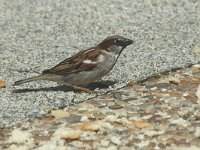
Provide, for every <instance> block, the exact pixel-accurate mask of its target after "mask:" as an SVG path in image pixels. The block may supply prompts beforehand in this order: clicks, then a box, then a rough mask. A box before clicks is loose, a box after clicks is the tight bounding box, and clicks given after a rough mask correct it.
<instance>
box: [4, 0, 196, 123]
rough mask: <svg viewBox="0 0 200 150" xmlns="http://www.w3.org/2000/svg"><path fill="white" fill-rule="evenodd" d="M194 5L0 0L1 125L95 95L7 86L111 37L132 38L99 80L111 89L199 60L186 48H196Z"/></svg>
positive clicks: (46, 85)
mask: <svg viewBox="0 0 200 150" xmlns="http://www.w3.org/2000/svg"><path fill="white" fill-rule="evenodd" d="M199 8H200V1H195V0H193V1H190V0H183V1H178V0H171V1H167V0H163V1H156V0H148V1H144V0H143V1H140V0H135V1H131V0H123V1H122V0H115V1H107V0H101V1H96V0H91V1H87V0H81V1H79V0H73V1H72V0H71V1H70V0H66V1H62V0H43V1H34V0H30V1H25V0H18V1H14V0H1V1H0V10H1V11H0V60H1V61H0V66H1V68H0V79H1V80H5V81H7V82H8V87H7V88H6V89H1V90H0V97H1V99H0V103H1V105H0V127H7V126H11V125H14V124H16V123H18V122H24V121H27V120H28V119H30V118H34V117H40V116H41V115H43V114H45V113H47V112H49V110H51V109H55V108H58V107H63V106H65V105H68V104H70V103H76V102H78V101H82V100H85V99H87V98H89V97H93V96H95V95H89V94H81V93H74V92H72V91H68V90H67V89H66V88H64V87H57V85H56V84H55V83H53V82H47V81H42V82H32V83H27V84H24V85H22V86H19V87H12V86H11V85H12V83H13V82H14V81H15V80H19V79H22V78H27V77H31V76H34V75H37V72H41V71H42V70H44V69H47V68H49V67H52V66H54V65H55V64H57V63H58V62H60V61H62V60H64V59H65V58H66V57H69V56H71V55H73V54H75V53H77V52H78V51H80V50H82V49H85V48H88V47H90V46H94V45H95V44H96V43H98V42H100V41H101V40H103V39H104V38H106V37H107V36H110V35H115V34H120V35H122V36H125V37H128V38H131V39H133V40H134V41H135V43H134V45H132V46H129V47H128V48H127V49H126V50H125V51H124V52H123V53H122V56H121V57H120V59H119V61H118V63H117V65H116V66H115V68H114V69H113V71H112V72H111V73H110V74H109V75H108V76H106V77H105V78H104V79H106V80H111V81H118V82H117V83H118V84H117V85H116V86H115V88H117V87H119V86H122V85H124V81H126V80H141V79H145V78H146V77H149V76H151V75H154V74H158V73H160V72H163V71H167V70H171V69H172V68H177V67H184V66H187V65H190V64H195V63H197V62H199V61H200V57H199V56H197V55H195V54H193V53H192V50H193V49H194V48H199V47H200V43H199V41H200V30H199V26H200V17H199V16H200V9H199ZM15 89H22V90H21V92H18V93H13V92H12V91H13V90H15ZM33 89H34V90H33Z"/></svg>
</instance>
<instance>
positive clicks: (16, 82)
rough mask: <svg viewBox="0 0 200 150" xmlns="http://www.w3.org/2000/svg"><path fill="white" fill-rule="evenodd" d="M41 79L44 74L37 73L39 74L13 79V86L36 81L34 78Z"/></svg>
mask: <svg viewBox="0 0 200 150" xmlns="http://www.w3.org/2000/svg"><path fill="white" fill-rule="evenodd" d="M43 79H44V75H39V76H36V77H31V78H27V79H23V80H19V81H15V82H14V84H13V86H15V85H20V84H23V83H27V82H32V81H36V80H43Z"/></svg>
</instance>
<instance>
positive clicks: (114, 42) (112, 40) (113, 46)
mask: <svg viewBox="0 0 200 150" xmlns="http://www.w3.org/2000/svg"><path fill="white" fill-rule="evenodd" d="M131 44H133V40H131V39H128V38H124V37H122V36H119V35H114V36H110V37H107V38H106V39H104V40H103V41H102V42H101V43H99V44H98V46H97V47H98V48H99V49H103V50H106V51H108V52H112V53H115V54H120V53H121V51H122V50H123V49H124V48H126V46H128V45H131Z"/></svg>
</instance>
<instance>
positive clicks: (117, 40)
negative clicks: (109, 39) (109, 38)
mask: <svg viewBox="0 0 200 150" xmlns="http://www.w3.org/2000/svg"><path fill="white" fill-rule="evenodd" d="M114 42H115V43H116V44H117V43H121V42H122V40H121V39H116V40H115V41H114Z"/></svg>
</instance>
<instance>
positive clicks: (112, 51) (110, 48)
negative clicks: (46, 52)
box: [14, 35, 133, 91]
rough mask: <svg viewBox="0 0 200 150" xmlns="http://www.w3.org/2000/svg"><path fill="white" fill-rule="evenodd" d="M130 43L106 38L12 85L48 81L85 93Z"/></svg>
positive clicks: (107, 70)
mask: <svg viewBox="0 0 200 150" xmlns="http://www.w3.org/2000/svg"><path fill="white" fill-rule="evenodd" d="M132 43H133V41H132V40H130V39H127V38H124V37H122V36H119V35H115V36H110V37H107V38H106V39H104V40H103V41H102V42H101V43H99V44H98V45H97V46H95V47H92V48H89V49H86V50H84V51H81V52H79V53H77V54H76V55H74V56H72V57H70V58H67V59H65V60H64V61H62V62H61V63H59V64H58V65H56V66H54V67H53V68H51V69H48V70H44V71H43V72H42V74H41V75H39V76H36V77H31V78H28V79H23V80H19V81H16V82H15V83H14V85H19V84H22V83H26V82H31V81H35V80H50V81H54V82H57V83H58V84H64V85H67V86H72V87H73V88H75V89H78V90H83V91H85V90H86V89H85V88H84V86H86V85H88V84H89V83H91V82H94V81H96V80H99V79H101V78H102V77H103V76H105V75H106V74H108V73H109V72H110V71H111V70H112V68H113V66H114V65H115V63H116V62H117V59H118V58H119V56H120V54H121V52H122V50H123V49H124V48H125V47H126V46H128V45H130V44H132ZM86 91H87V90H86Z"/></svg>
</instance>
